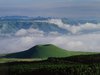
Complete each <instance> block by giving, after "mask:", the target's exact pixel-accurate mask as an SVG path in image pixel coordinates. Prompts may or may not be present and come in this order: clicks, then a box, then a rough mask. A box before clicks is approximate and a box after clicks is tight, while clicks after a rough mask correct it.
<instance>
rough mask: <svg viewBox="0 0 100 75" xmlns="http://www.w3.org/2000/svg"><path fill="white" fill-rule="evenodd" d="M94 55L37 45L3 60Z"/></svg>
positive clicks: (52, 46)
mask: <svg viewBox="0 0 100 75" xmlns="http://www.w3.org/2000/svg"><path fill="white" fill-rule="evenodd" d="M84 54H85V55H86V54H93V53H91V52H90V53H89V52H74V51H67V50H64V49H61V48H59V47H56V46H54V45H52V44H46V45H36V46H34V47H32V48H30V49H29V50H26V51H22V52H17V53H11V54H7V55H5V56H3V57H2V58H48V57H68V56H73V55H84Z"/></svg>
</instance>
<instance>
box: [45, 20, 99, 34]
mask: <svg viewBox="0 0 100 75" xmlns="http://www.w3.org/2000/svg"><path fill="white" fill-rule="evenodd" d="M47 22H48V23H52V24H55V25H57V26H58V27H60V28H63V29H66V30H68V31H70V32H71V33H72V34H79V33H80V32H82V31H85V30H88V31H89V30H98V29H99V30H100V24H93V23H85V24H78V25H69V24H64V23H63V22H62V20H61V19H49V20H48V21H47Z"/></svg>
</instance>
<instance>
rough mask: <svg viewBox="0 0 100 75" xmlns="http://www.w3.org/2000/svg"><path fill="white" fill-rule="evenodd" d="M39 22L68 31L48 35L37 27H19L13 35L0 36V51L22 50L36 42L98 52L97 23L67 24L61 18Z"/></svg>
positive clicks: (99, 42) (99, 28)
mask: <svg viewBox="0 0 100 75" xmlns="http://www.w3.org/2000/svg"><path fill="white" fill-rule="evenodd" d="M41 22H48V23H51V24H55V25H57V26H58V27H60V28H63V29H66V30H68V31H69V32H70V33H69V34H61V33H58V32H57V31H55V32H52V31H51V32H49V33H48V35H45V32H43V31H41V30H39V29H34V28H29V29H20V30H18V31H17V32H16V33H15V34H14V35H13V36H9V37H0V53H11V52H19V51H24V50H27V49H29V48H31V47H33V46H35V45H38V44H54V45H56V46H59V47H61V48H63V49H66V50H70V51H88V52H91V51H92V52H100V46H99V45H100V24H99V23H98V24H93V23H85V24H78V25H69V24H64V23H63V22H62V20H61V19H50V20H46V21H41Z"/></svg>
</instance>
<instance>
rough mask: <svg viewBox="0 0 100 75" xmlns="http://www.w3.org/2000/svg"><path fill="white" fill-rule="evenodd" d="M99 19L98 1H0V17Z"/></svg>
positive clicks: (99, 7) (99, 2) (99, 0)
mask: <svg viewBox="0 0 100 75" xmlns="http://www.w3.org/2000/svg"><path fill="white" fill-rule="evenodd" d="M10 15H20V16H56V17H71V18H73V17H74V18H77V17H100V0H0V16H10Z"/></svg>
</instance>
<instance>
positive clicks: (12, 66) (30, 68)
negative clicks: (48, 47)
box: [0, 54, 100, 75]
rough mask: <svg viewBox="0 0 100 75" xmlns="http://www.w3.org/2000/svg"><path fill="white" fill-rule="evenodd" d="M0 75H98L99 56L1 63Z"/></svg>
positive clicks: (99, 72) (99, 70)
mask: <svg viewBox="0 0 100 75" xmlns="http://www.w3.org/2000/svg"><path fill="white" fill-rule="evenodd" d="M91 61H92V62H91ZM0 75H100V54H95V55H86V56H85V55H79V56H72V57H63V58H53V57H52V58H48V59H47V60H43V61H30V62H22V61H21V62H18V61H17V62H9V63H1V64H0Z"/></svg>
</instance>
